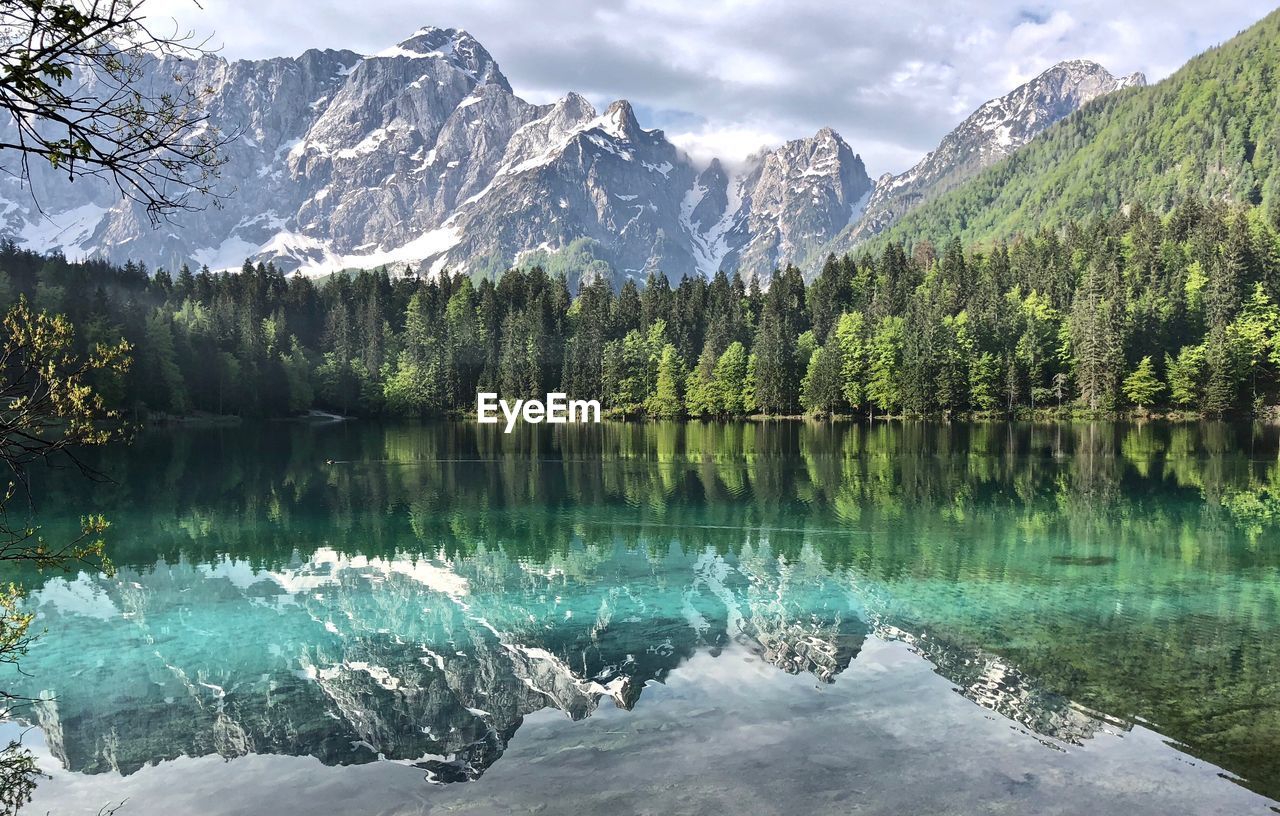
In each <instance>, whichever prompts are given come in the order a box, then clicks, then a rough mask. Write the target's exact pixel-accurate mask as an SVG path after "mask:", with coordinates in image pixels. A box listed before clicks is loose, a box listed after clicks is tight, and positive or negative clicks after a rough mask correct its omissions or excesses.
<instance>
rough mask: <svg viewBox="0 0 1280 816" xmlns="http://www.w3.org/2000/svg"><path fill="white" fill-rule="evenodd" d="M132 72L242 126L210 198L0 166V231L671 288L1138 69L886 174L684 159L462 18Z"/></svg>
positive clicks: (1085, 75)
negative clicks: (489, 41)
mask: <svg viewBox="0 0 1280 816" xmlns="http://www.w3.org/2000/svg"><path fill="white" fill-rule="evenodd" d="M142 81H143V82H144V83H146V84H148V85H149V86H150V87H152V88H158V89H161V90H163V89H166V88H175V89H176V88H177V86H178V83H179V82H186V83H192V84H193V85H194V86H195V87H201V88H208V89H210V94H211V95H210V96H209V101H208V111H209V115H210V122H211V124H213V125H214V126H216V127H218V128H220V129H221V130H222V131H223V132H224V133H228V134H235V135H236V138H235V139H234V140H233V141H232V142H231V144H230V145H229V146H228V147H227V149H226V151H225V158H226V164H225V165H224V167H223V169H222V178H221V179H220V180H219V182H218V186H217V188H216V190H217V192H218V193H219V194H221V195H222V196H223V200H222V201H221V202H220V206H215V207H209V208H208V209H206V210H204V211H201V212H198V213H191V214H179V215H177V216H175V217H174V218H173V220H172V222H171V223H168V224H162V225H161V227H160V228H159V229H155V228H153V226H152V224H151V223H150V221H149V219H148V216H147V214H146V213H145V212H144V211H143V209H142V208H141V207H139V206H136V205H133V204H131V203H129V202H123V201H121V200H120V199H119V196H118V195H117V194H113V190H112V189H110V188H109V187H108V186H106V185H96V186H95V185H92V184H89V183H84V182H81V183H76V184H68V183H67V182H66V181H65V179H64V178H63V177H62V176H61V175H60V174H58V173H56V172H55V171H53V170H51V169H49V168H39V167H33V170H32V173H33V177H32V179H31V185H30V187H31V188H30V190H27V189H24V188H23V187H22V185H21V182H20V179H18V178H17V177H15V176H7V177H4V178H0V233H2V234H5V235H8V236H11V237H14V238H15V239H17V240H18V241H19V242H20V243H22V244H24V245H26V246H27V247H28V248H31V249H35V250H40V251H62V252H64V253H66V254H67V255H69V256H72V257H82V256H98V257H105V258H108V259H110V260H113V261H117V262H123V261H126V260H134V261H141V262H144V263H146V264H147V265H148V266H149V267H151V268H155V267H159V266H163V267H166V268H169V269H176V268H177V267H179V266H180V265H182V264H184V263H190V264H192V265H207V266H209V267H210V268H212V269H215V270H218V269H229V268H238V267H239V266H240V265H241V263H242V262H243V261H244V260H245V259H246V258H248V259H250V260H252V261H255V262H257V261H271V262H274V263H275V264H276V265H277V266H278V267H279V268H281V269H282V270H284V271H286V272H291V271H294V270H300V271H302V272H304V273H308V274H324V273H328V272H333V271H336V270H340V269H344V268H357V267H361V268H372V267H378V266H383V265H391V266H394V267H395V268H396V270H397V271H399V270H401V269H403V268H405V267H408V268H411V269H413V270H415V271H418V272H424V273H433V272H439V271H440V270H442V269H445V268H448V269H450V270H453V271H462V272H466V273H469V274H472V275H475V276H488V277H496V276H497V275H499V274H501V273H502V271H504V270H505V269H507V268H510V267H511V266H512V265H514V264H522V263H533V262H541V263H544V264H547V265H548V266H550V265H552V264H553V263H554V258H555V256H560V258H561V261H560V266H562V267H568V266H573V267H575V268H574V269H570V270H569V271H570V273H571V274H572V275H574V276H575V277H577V276H582V275H586V276H594V275H600V274H606V275H611V276H612V277H613V278H614V280H615V282H617V281H620V280H622V279H625V278H628V277H629V278H635V279H640V280H643V279H644V278H645V277H647V276H648V275H649V274H650V273H651V272H653V271H655V270H661V271H662V272H665V273H666V274H667V276H668V277H670V278H672V279H673V280H678V279H679V278H681V277H683V276H686V275H696V274H702V275H706V276H710V275H712V274H714V273H715V272H716V271H717V270H719V269H722V268H723V269H726V270H737V271H739V272H740V273H741V274H743V275H744V277H746V278H748V279H756V280H760V281H761V282H767V280H768V278H769V277H770V275H771V274H772V272H773V270H774V269H776V268H778V267H780V266H784V265H786V264H797V265H799V266H801V267H802V268H805V269H806V270H812V269H813V268H815V267H816V266H817V264H818V262H819V259H820V258H822V257H824V256H825V254H826V252H827V251H828V249H829V248H830V247H832V246H839V245H841V243H840V242H841V241H843V242H844V244H845V245H846V246H848V245H852V244H853V243H855V242H857V241H859V240H862V239H863V238H864V237H866V235H868V234H872V233H874V232H876V231H878V230H880V229H882V228H883V226H884V225H886V224H888V223H890V222H891V221H892V219H893V218H895V217H896V216H897V215H898V214H900V212H902V211H903V210H905V209H907V208H909V207H910V206H912V205H913V204H914V203H915V202H918V201H924V200H927V199H929V198H930V197H932V196H934V195H936V194H938V193H939V192H942V191H945V190H948V189H950V188H952V187H954V186H955V185H957V184H959V183H960V182H961V181H962V180H963V179H965V178H967V177H969V176H972V175H973V174H974V173H976V172H977V171H978V170H980V169H981V168H982V167H985V166H987V165H989V164H991V163H992V162H995V161H997V160H998V159H999V158H1001V157H1002V156H1004V155H1006V154H1007V153H1008V152H1009V151H1011V150H1013V149H1015V148H1016V147H1018V146H1019V145H1021V144H1022V143H1024V142H1026V141H1027V140H1028V139H1030V138H1031V137H1032V136H1033V135H1035V133H1038V132H1039V131H1040V130H1042V129H1043V128H1044V127H1045V126H1047V125H1048V124H1049V123H1050V122H1051V121H1054V120H1056V119H1058V118H1061V117H1062V116H1063V115H1065V114H1067V113H1069V112H1070V111H1072V110H1074V109H1075V108H1077V107H1079V106H1080V105H1081V104H1083V103H1085V102H1087V101H1088V100H1090V99H1093V98H1094V97H1096V96H1098V95H1099V94H1104V93H1108V92H1109V91H1110V90H1113V89H1115V88H1118V87H1124V86H1125V85H1127V84H1132V83H1133V82H1135V81H1138V80H1137V79H1135V78H1129V79H1125V80H1117V79H1115V78H1114V77H1112V76H1111V75H1110V74H1108V73H1107V72H1106V71H1104V70H1103V69H1102V68H1100V67H1099V66H1096V65H1094V64H1092V63H1064V64H1063V65H1060V66H1056V67H1055V68H1053V69H1051V70H1050V71H1048V72H1046V73H1045V74H1043V75H1042V76H1041V77H1039V78H1037V79H1036V80H1034V81H1033V82H1031V83H1028V84H1027V85H1025V86H1023V87H1022V88H1020V89H1018V90H1017V91H1015V92H1014V93H1013V94H1010V95H1009V96H1007V97H1003V98H1001V99H999V100H994V101H992V102H989V103H987V104H986V105H984V106H983V107H982V108H980V109H979V111H978V112H977V113H975V114H974V115H973V116H972V117H970V119H969V120H966V122H965V123H964V124H963V125H962V126H961V127H960V128H959V129H957V131H956V132H954V133H953V134H952V135H950V136H948V137H947V139H946V140H944V142H943V144H942V145H941V146H940V147H939V149H938V150H936V151H934V153H932V154H930V156H929V157H928V158H926V159H925V161H924V162H922V163H921V164H920V165H918V166H917V167H916V168H913V170H912V171H910V172H909V173H907V174H905V175H904V176H899V177H888V178H886V179H883V180H882V182H881V183H880V184H878V185H876V184H873V183H872V181H871V179H870V177H869V176H868V175H867V172H866V168H865V167H864V166H863V162H862V159H861V158H860V157H859V156H858V155H857V154H856V153H855V152H854V151H853V149H852V148H850V146H849V145H848V144H847V143H846V142H845V141H844V140H843V139H842V138H841V137H840V136H839V134H837V133H836V132H835V131H834V130H832V129H830V128H823V129H821V130H819V131H818V132H817V133H816V134H815V135H814V136H812V137H810V138H803V139H796V140H793V141H790V142H787V143H786V144H784V145H782V146H781V147H778V148H776V149H766V150H762V151H761V152H759V153H758V154H756V155H754V156H752V157H749V158H748V159H747V160H746V161H745V162H744V163H741V164H734V165H733V167H734V168H735V169H734V171H732V172H731V171H729V170H727V169H726V165H723V164H721V162H719V161H713V162H711V163H710V165H709V166H707V167H705V168H699V167H696V166H695V165H694V164H693V162H692V161H691V160H690V159H689V158H688V156H686V155H685V154H684V153H683V152H682V151H680V150H679V149H678V148H677V147H676V146H675V145H673V144H672V143H671V142H670V141H669V140H668V139H667V138H666V136H665V135H664V134H663V132H662V131H661V130H646V129H644V128H642V127H641V126H640V124H639V122H638V120H637V118H636V115H635V112H634V111H633V110H632V108H631V105H630V104H629V103H627V102H626V101H625V100H618V101H616V102H614V103H613V104H612V105H610V106H609V107H608V108H607V110H605V111H604V112H603V113H599V112H598V111H596V110H595V108H594V107H593V106H592V105H591V104H590V103H589V102H587V100H585V99H584V98H582V97H581V96H579V95H577V94H574V93H569V94H567V95H566V96H565V97H564V98H562V99H560V100H559V101H557V102H555V103H553V104H547V105H534V104H531V103H529V102H526V101H525V100H523V99H521V98H519V97H518V96H516V95H515V94H513V93H512V89H511V84H510V82H508V80H507V78H506V77H505V76H504V75H503V73H502V71H501V70H500V68H499V67H498V63H497V62H496V61H495V60H494V58H493V57H492V55H491V54H489V52H488V51H486V50H485V48H484V47H483V46H482V45H481V44H480V43H479V42H477V41H476V40H475V39H474V38H473V37H472V36H471V35H470V34H468V33H467V32H465V31H461V30H455V29H441V28H434V27H427V28H423V29H420V30H418V31H417V32H415V33H414V34H413V36H411V37H409V38H408V39H406V40H404V41H403V42H400V43H399V44H397V45H395V46H392V47H390V48H388V49H386V50H384V51H381V52H379V53H377V54H373V55H369V56H362V55H359V54H356V53H354V52H351V51H333V50H325V51H319V50H310V51H306V52H305V53H303V54H302V55H301V56H299V57H296V58H275V59H268V60H237V61H234V62H228V61H227V60H225V59H223V58H221V57H217V56H213V55H210V56H205V57H203V58H201V59H199V60H197V61H190V60H183V59H178V58H174V57H164V58H158V59H154V60H151V61H150V62H148V63H147V65H146V72H145V75H144V77H143V79H142ZM5 127H11V125H6V126H4V127H0V131H3V130H4V128H5ZM2 135H3V133H0V136H2ZM32 193H34V200H33V196H32ZM36 202H38V203H39V207H37V203H36ZM864 212H865V215H864ZM584 258H585V259H586V263H582V262H581V261H582V259H584ZM565 259H572V260H565ZM574 282H575V283H576V280H575V281H574Z"/></svg>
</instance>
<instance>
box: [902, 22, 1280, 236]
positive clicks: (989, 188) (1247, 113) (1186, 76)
mask: <svg viewBox="0 0 1280 816" xmlns="http://www.w3.org/2000/svg"><path fill="white" fill-rule="evenodd" d="M1186 198H1194V199H1200V200H1211V199H1226V200H1230V201H1236V202H1242V203H1249V204H1254V205H1261V206H1262V208H1263V210H1264V212H1265V213H1267V215H1268V217H1270V218H1271V219H1273V220H1274V219H1277V218H1280V11H1277V12H1273V13H1272V14H1270V15H1268V16H1267V17H1266V18H1264V19H1263V20H1262V21H1260V22H1259V23H1258V24H1257V25H1255V26H1253V27H1252V28H1250V29H1248V30H1247V31H1245V32H1243V33H1241V34H1240V35H1238V36H1236V37H1235V38H1234V39H1232V40H1230V41H1229V42H1227V43H1225V44H1224V45H1222V46H1220V47H1218V48H1215V49H1212V50H1210V51H1207V52H1206V53H1204V54H1201V55H1200V56H1198V57H1196V58H1195V59H1193V60H1191V61H1190V62H1188V63H1187V64H1186V65H1185V66H1183V67H1182V68H1181V69H1180V70H1178V71H1177V72H1176V73H1175V74H1173V75H1172V76H1170V77H1169V78H1168V79H1166V80H1164V81H1163V82H1160V83H1158V84H1157V85H1154V86H1151V87H1147V88H1133V89H1130V90H1126V91H1121V92H1118V93H1115V94H1111V95H1108V96H1105V97H1102V98H1100V99H1097V100H1095V101H1094V102H1092V103H1090V104H1089V105H1087V106H1085V107H1084V108H1083V109H1081V110H1080V111H1078V112H1076V113H1075V114H1073V115H1071V116H1069V117H1067V118H1066V119H1064V120H1062V121H1061V122H1059V123H1057V124H1056V125H1054V126H1053V127H1051V128H1049V129H1048V130H1047V131H1045V132H1044V133H1043V134H1042V135H1041V136H1039V137H1038V138H1037V139H1035V140H1034V141H1033V142H1032V143H1031V144H1029V145H1027V146H1026V147H1025V148H1023V149H1022V150H1020V151H1018V152H1017V153H1015V154H1014V155H1013V156H1011V157H1010V158H1009V159H1007V160H1005V161H1003V162H1001V163H1000V164H998V165H996V166H994V167H992V168H990V169H988V170H987V171H985V172H983V173H982V174H981V175H980V176H978V177H977V178H976V179H974V180H973V181H971V182H970V183H968V184H966V185H964V186H963V187H961V188H959V189H957V190H955V191H953V192H951V193H948V194H947V195H944V196H942V197H940V198H938V199H936V200H935V201H932V202H930V203H928V204H926V205H924V206H922V207H920V208H919V209H917V210H915V211H913V212H910V213H908V214H907V215H906V216H904V217H903V219H902V220H901V221H900V222H899V223H898V224H897V225H896V226H895V227H894V228H893V229H892V230H890V231H889V233H888V236H887V237H888V238H889V239H890V240H899V239H900V240H905V241H907V242H909V243H910V242H914V241H917V240H920V239H927V240H930V241H933V242H934V243H935V244H937V245H941V243H942V242H943V241H945V240H946V239H949V238H954V237H959V238H960V239H961V240H962V241H964V242H965V243H971V242H981V241H986V240H988V239H992V238H1007V237H1011V236H1013V235H1014V234H1016V233H1019V232H1034V231H1035V230H1036V229H1038V228H1039V227H1041V226H1044V225H1046V224H1055V223H1063V222H1065V221H1066V220H1068V219H1070V218H1082V217H1086V216H1088V215H1092V214H1097V213H1107V212H1113V211H1115V210H1117V209H1120V208H1121V207H1122V206H1124V205H1129V204H1135V203H1140V204H1142V205H1143V206H1145V207H1148V208H1150V209H1152V210H1154V211H1156V212H1167V211H1169V210H1170V209H1172V208H1173V206H1174V205H1175V204H1176V203H1177V202H1178V201H1181V200H1184V199H1186Z"/></svg>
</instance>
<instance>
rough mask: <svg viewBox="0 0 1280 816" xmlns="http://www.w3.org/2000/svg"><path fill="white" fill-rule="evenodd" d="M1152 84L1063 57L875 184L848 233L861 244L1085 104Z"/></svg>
mask: <svg viewBox="0 0 1280 816" xmlns="http://www.w3.org/2000/svg"><path fill="white" fill-rule="evenodd" d="M1145 84H1146V77H1144V76H1143V75H1142V74H1140V73H1135V74H1131V75H1129V76H1127V77H1114V76H1112V75H1111V74H1110V73H1109V72H1108V71H1107V70H1106V69H1105V68H1103V67H1102V66H1101V65H1099V64H1097V63H1096V62H1090V61H1088V60H1072V61H1069V62H1060V63H1058V64H1057V65H1055V66H1053V67H1052V68H1050V69H1049V70H1047V71H1045V72H1044V73H1042V74H1040V76H1038V77H1036V78H1035V79H1033V80H1031V81H1030V82H1027V83H1026V84H1024V85H1020V86H1018V87H1017V88H1015V89H1014V90H1013V91H1011V92H1009V93H1008V94H1006V95H1004V96H1002V97H1000V98H998V99H992V100H991V101H989V102H986V103H985V104H983V105H982V106H981V107H980V108H978V109H977V110H976V111H974V112H973V113H972V114H970V115H969V117H968V118H967V119H965V120H964V121H963V122H961V123H960V125H959V126H958V127H956V129H955V130H953V131H951V132H950V133H948V134H947V135H946V136H945V137H944V138H943V139H942V141H941V143H939V144H938V147H937V148H936V149H934V150H933V151H932V152H931V153H929V155H927V156H925V157H924V158H923V159H921V160H920V162H919V163H918V164H916V166H914V167H912V168H911V169H910V170H908V171H907V172H905V173H902V174H901V175H897V176H894V175H888V174H886V175H884V176H881V177H880V178H879V179H878V180H877V181H876V186H875V191H874V192H873V193H872V195H871V199H870V201H868V202H867V207H866V213H865V214H864V215H863V216H862V217H861V218H860V219H859V220H858V221H857V222H856V223H855V224H853V225H852V226H851V227H850V229H849V230H848V231H847V232H846V234H845V235H843V236H842V239H843V240H844V242H845V243H846V244H848V245H853V244H857V243H859V242H861V241H864V240H866V239H867V238H869V237H871V236H873V235H876V234H878V233H880V232H882V231H884V230H885V229H886V228H888V227H889V226H891V225H892V224H893V223H894V222H895V221H896V220H897V219H898V218H900V217H902V215H903V214H904V213H905V212H907V211H908V210H910V209H912V208H913V207H916V206H918V205H920V204H921V203H923V202H925V201H929V200H931V199H933V198H936V197H937V196H939V195H942V194H943V193H946V192H948V191H950V190H953V189H955V188H956V187H958V186H960V185H961V184H963V183H964V182H965V181H967V180H969V179H970V178H972V177H973V176H975V175H977V174H978V173H979V172H981V171H982V170H984V169H986V168H988V167H990V166H991V165H993V164H995V163H996V162H998V161H1000V160H1001V159H1004V158H1006V157H1007V156H1010V155H1012V154H1013V153H1014V151H1016V150H1018V149H1019V148H1021V147H1022V146H1023V145H1025V144H1027V142H1030V141H1031V140H1032V139H1034V138H1035V137H1036V136H1037V135H1039V134H1040V133H1042V132H1043V131H1044V130H1045V129H1046V128H1048V127H1049V126H1050V125H1052V124H1054V123H1055V122H1057V121H1059V120H1060V119H1062V118H1063V117H1064V116H1067V115H1068V114H1070V113H1073V112H1074V111H1076V110H1078V109H1079V108H1080V107H1082V106H1084V105H1085V104H1086V103H1088V102H1091V101H1093V100H1094V99H1096V98H1098V97H1100V96H1104V95H1106V94H1109V93H1113V92H1114V91H1117V90H1120V89H1123V88H1132V87H1137V86H1142V85H1145Z"/></svg>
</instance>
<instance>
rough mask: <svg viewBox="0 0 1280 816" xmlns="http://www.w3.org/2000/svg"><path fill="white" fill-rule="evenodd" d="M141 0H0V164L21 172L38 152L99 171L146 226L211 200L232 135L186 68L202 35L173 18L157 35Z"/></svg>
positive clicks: (86, 173) (72, 175) (82, 172)
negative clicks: (141, 212)
mask: <svg viewBox="0 0 1280 816" xmlns="http://www.w3.org/2000/svg"><path fill="white" fill-rule="evenodd" d="M145 3H146V0H62V1H61V2H58V1H57V0H0V111H4V112H6V113H8V114H9V117H10V119H11V123H8V124H11V125H12V126H11V127H6V128H3V129H2V130H0V134H7V135H0V167H5V169H8V170H9V172H16V173H18V174H20V175H21V177H22V179H23V180H24V181H29V180H30V179H31V169H32V168H31V164H30V162H31V160H32V159H37V160H42V161H47V162H48V163H49V164H50V165H51V166H52V167H53V168H54V169H56V170H59V171H61V172H64V173H65V174H66V176H67V178H68V179H70V180H72V181H75V180H76V179H79V178H84V177H98V178H105V179H109V180H110V181H111V182H113V183H114V184H115V186H116V187H117V188H118V189H119V191H120V193H121V195H123V196H124V197H125V198H126V199H128V200H130V201H133V202H136V203H138V204H140V205H142V206H143V207H144V208H145V210H146V212H147V215H148V217H149V218H150V219H151V221H152V223H153V224H154V223H158V222H159V221H160V219H162V218H164V217H166V216H169V215H172V214H175V213H178V212H183V211H190V210H198V209H202V208H203V205H204V204H205V203H207V202H208V201H210V200H213V201H216V200H217V198H218V195H219V194H218V193H217V192H216V191H215V190H214V184H215V182H216V180H217V178H218V173H219V169H220V168H221V166H222V163H223V162H224V159H223V157H222V155H221V149H222V148H223V147H224V146H225V145H226V144H227V143H228V141H230V139H231V138H232V137H231V136H227V135H224V134H222V133H221V132H219V130H218V129H217V128H216V127H213V126H212V125H211V123H210V122H209V119H208V114H207V112H206V109H205V104H206V102H207V100H208V98H209V97H210V96H211V95H212V94H213V90H212V88H209V87H198V86H197V85H196V83H195V80H194V78H193V77H194V68H195V64H194V62H193V60H195V59H198V58H199V57H201V56H203V55H205V54H206V53H207V51H206V50H205V47H204V42H203V41H198V40H197V39H196V38H195V36H194V35H193V34H192V33H189V32H187V33H183V32H182V31H180V30H179V29H177V26H176V23H174V24H173V31H172V32H169V33H165V32H164V31H162V30H161V29H160V25H159V24H158V23H152V22H150V21H149V19H148V18H147V17H146V16H145V15H144V14H143V9H144V7H145ZM9 156H12V159H11V161H12V163H14V164H16V165H17V166H16V168H14V167H6V166H5V161H6V159H8V158H9ZM193 194H194V195H195V196H196V197H194V198H193ZM37 203H38V202H37Z"/></svg>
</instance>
